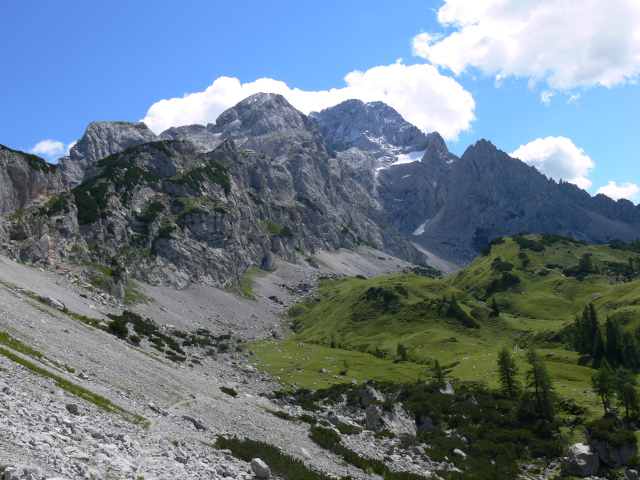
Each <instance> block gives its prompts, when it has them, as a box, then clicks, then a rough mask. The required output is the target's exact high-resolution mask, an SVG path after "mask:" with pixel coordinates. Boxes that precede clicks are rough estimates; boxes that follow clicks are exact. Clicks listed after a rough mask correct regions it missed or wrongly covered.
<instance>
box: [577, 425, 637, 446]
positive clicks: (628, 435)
mask: <svg viewBox="0 0 640 480" xmlns="http://www.w3.org/2000/svg"><path fill="white" fill-rule="evenodd" d="M586 430H587V432H588V433H589V437H591V438H593V439H595V440H598V441H601V442H604V443H607V444H609V445H611V446H612V447H614V448H617V447H622V446H623V445H629V444H633V443H637V441H638V440H637V438H636V436H635V434H634V433H633V432H629V431H627V430H624V429H622V428H620V427H617V426H616V424H615V423H613V422H612V421H611V420H608V419H605V418H601V419H599V420H593V421H591V422H589V423H587V425H586Z"/></svg>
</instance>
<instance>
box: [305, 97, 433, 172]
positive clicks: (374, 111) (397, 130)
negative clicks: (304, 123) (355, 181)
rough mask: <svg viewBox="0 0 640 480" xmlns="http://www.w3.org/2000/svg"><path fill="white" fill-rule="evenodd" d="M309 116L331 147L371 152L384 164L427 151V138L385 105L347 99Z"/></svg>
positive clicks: (338, 149)
mask: <svg viewBox="0 0 640 480" xmlns="http://www.w3.org/2000/svg"><path fill="white" fill-rule="evenodd" d="M309 117H310V118H311V119H312V120H313V121H314V122H315V123H316V124H317V125H318V128H319V129H320V132H322V135H324V137H325V139H326V141H327V143H328V144H329V146H331V148H333V149H334V150H337V151H344V150H348V149H350V148H358V149H359V150H362V151H363V152H368V153H371V154H372V155H373V156H374V157H376V158H377V159H378V160H379V161H380V163H381V164H382V165H387V164H390V163H393V162H395V161H396V160H397V159H398V156H400V155H406V154H408V153H411V152H423V151H424V150H426V148H427V145H428V140H427V136H426V135H425V134H424V133H422V132H421V131H420V129H418V128H417V127H415V126H414V125H411V124H410V123H409V122H407V121H406V120H405V119H404V118H402V116H401V115H400V114H399V113H398V112H397V111H396V110H394V109H393V108H391V107H390V106H388V105H387V104H385V103H382V102H369V103H364V102H362V101H361V100H347V101H345V102H342V103H340V104H338V105H336V106H334V107H330V108H326V109H324V110H322V111H321V112H311V113H310V114H309Z"/></svg>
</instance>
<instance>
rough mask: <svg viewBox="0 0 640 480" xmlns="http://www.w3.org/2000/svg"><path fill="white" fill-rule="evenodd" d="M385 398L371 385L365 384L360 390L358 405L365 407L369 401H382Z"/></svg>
mask: <svg viewBox="0 0 640 480" xmlns="http://www.w3.org/2000/svg"><path fill="white" fill-rule="evenodd" d="M385 400H386V399H385V397H384V395H383V394H382V393H381V392H380V391H379V390H376V389H375V388H373V387H372V386H371V385H367V386H366V387H364V388H363V389H362V390H361V391H360V405H361V406H362V407H363V408H366V406H367V405H368V404H369V403H370V402H374V401H375V402H384V401H385Z"/></svg>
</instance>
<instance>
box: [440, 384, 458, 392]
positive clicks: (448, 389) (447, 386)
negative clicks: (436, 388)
mask: <svg viewBox="0 0 640 480" xmlns="http://www.w3.org/2000/svg"><path fill="white" fill-rule="evenodd" d="M440 393H442V394H443V395H455V394H456V391H455V390H454V389H453V386H452V385H451V382H450V381H449V380H447V381H446V382H444V387H442V388H441V389H440Z"/></svg>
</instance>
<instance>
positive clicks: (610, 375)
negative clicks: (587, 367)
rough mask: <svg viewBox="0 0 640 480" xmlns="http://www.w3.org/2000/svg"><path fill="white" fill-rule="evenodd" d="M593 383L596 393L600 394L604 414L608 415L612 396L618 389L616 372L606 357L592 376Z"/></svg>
mask: <svg viewBox="0 0 640 480" xmlns="http://www.w3.org/2000/svg"><path fill="white" fill-rule="evenodd" d="M591 384H592V385H593V389H594V390H595V391H596V393H597V394H598V395H600V400H601V401H602V408H603V409H604V414H605V415H607V414H608V413H609V406H610V404H611V396H612V395H613V393H614V392H615V389H616V373H615V372H614V371H613V368H611V365H609V362H607V359H606V358H603V359H602V361H601V362H600V368H599V369H598V371H597V372H596V373H595V374H594V375H593V376H592V377H591Z"/></svg>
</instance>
